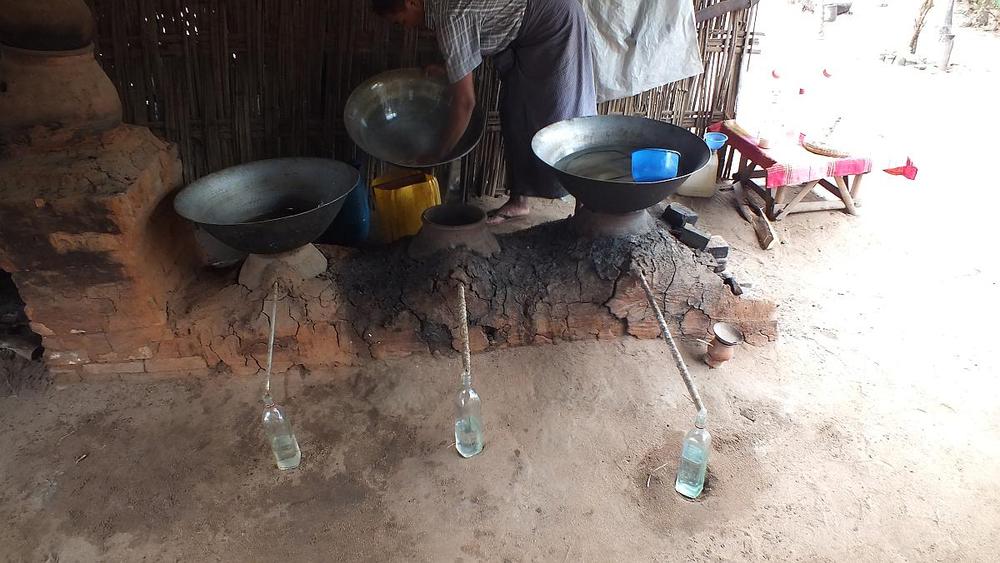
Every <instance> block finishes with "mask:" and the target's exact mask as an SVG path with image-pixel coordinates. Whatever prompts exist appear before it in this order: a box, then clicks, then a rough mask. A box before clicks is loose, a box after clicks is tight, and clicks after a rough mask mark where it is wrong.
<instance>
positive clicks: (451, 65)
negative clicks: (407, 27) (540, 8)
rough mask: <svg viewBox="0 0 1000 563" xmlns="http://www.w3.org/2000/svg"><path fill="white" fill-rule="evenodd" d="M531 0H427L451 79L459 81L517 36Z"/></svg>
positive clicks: (431, 24) (429, 24)
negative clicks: (484, 57) (484, 58)
mask: <svg viewBox="0 0 1000 563" xmlns="http://www.w3.org/2000/svg"><path fill="white" fill-rule="evenodd" d="M527 4H528V0H426V4H425V5H424V18H425V20H426V23H427V27H429V28H431V29H433V30H434V31H435V32H436V33H437V38H438V46H439V47H440V49H441V54H443V55H444V60H445V68H446V69H447V71H448V79H449V80H450V81H451V82H458V81H459V80H461V79H462V78H465V75H467V74H469V73H470V72H472V71H473V70H475V69H476V67H478V66H479V65H480V64H482V62H483V56H484V55H485V56H489V55H493V54H496V53H498V52H500V51H502V50H503V49H505V48H507V46H508V45H510V44H511V42H513V41H514V39H515V38H516V37H517V33H518V31H519V30H520V29H521V21H522V20H523V19H524V11H525V8H526V6H527Z"/></svg>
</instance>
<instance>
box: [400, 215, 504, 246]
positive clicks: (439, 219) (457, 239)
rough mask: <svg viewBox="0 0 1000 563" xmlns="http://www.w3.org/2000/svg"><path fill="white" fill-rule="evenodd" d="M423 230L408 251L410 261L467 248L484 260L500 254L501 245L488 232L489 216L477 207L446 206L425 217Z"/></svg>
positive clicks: (423, 218) (422, 217) (422, 219)
mask: <svg viewBox="0 0 1000 563" xmlns="http://www.w3.org/2000/svg"><path fill="white" fill-rule="evenodd" d="M420 218H421V221H422V222H423V226H422V227H421V228H420V232H419V233H417V236H416V237H414V239H413V242H411V243H410V248H409V249H408V252H409V255H410V258H414V259H417V260H420V259H423V258H426V257H427V256H430V255H431V254H434V253H435V252H439V251H442V250H452V249H456V248H459V247H464V248H467V249H469V250H471V251H472V252H475V253H477V254H481V255H483V256H492V255H493V254H496V253H498V252H500V243H498V242H497V239H496V237H495V236H493V233H491V232H490V231H489V229H487V228H486V213H484V212H483V210H482V209H479V208H478V207H476V206H474V205H468V204H464V203H463V204H453V203H446V204H444V205H435V206H434V207H429V208H427V210H425V211H424V213H423V215H421V217H420Z"/></svg>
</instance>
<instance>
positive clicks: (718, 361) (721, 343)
mask: <svg viewBox="0 0 1000 563" xmlns="http://www.w3.org/2000/svg"><path fill="white" fill-rule="evenodd" d="M712 333H713V334H714V335H715V338H713V339H712V342H710V343H709V345H708V353H707V354H705V363H706V364H708V365H709V367H713V368H717V367H719V366H721V365H722V364H724V363H726V362H728V361H729V360H731V359H733V356H734V355H735V354H736V347H737V346H738V345H739V344H740V342H743V333H741V332H740V330H739V329H738V328H736V327H735V326H733V325H731V324H729V323H715V325H713V326H712Z"/></svg>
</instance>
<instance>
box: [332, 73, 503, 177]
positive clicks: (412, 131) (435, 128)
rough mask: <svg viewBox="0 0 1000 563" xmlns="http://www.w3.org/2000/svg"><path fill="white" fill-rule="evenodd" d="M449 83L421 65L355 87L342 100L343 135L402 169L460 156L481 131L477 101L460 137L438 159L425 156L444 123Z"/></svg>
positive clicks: (435, 143)
mask: <svg viewBox="0 0 1000 563" xmlns="http://www.w3.org/2000/svg"><path fill="white" fill-rule="evenodd" d="M448 111H449V97H448V83H447V82H446V81H445V80H444V79H436V78H429V77H427V76H426V75H425V73H424V71H422V70H420V69H413V68H407V69H399V70H392V71H389V72H384V73H382V74H379V75H377V76H375V77H373V78H371V79H369V80H368V81H367V82H365V83H364V84H362V85H360V86H358V87H357V88H356V89H355V90H354V92H352V93H351V96H350V98H348V99H347V105H346V107H345V108H344V124H345V125H346V127H347V133H348V135H350V136H351V139H352V140H353V141H354V143H355V144H357V145H358V147H360V148H361V150H363V151H365V152H366V153H368V154H370V155H372V156H374V157H375V158H378V159H380V160H384V161H386V162H389V163H392V164H395V165H397V166H404V167H407V168H431V167H433V166H438V165H441V164H446V163H449V162H451V161H453V160H457V159H459V158H462V157H463V156H465V155H466V154H468V153H469V151H471V150H472V149H473V148H475V146H476V145H477V144H479V140H480V139H481V138H482V136H483V132H484V131H485V130H486V114H485V113H484V112H483V110H482V108H481V107H480V106H479V105H477V106H476V109H475V110H473V112H472V118H471V119H470V121H469V126H468V128H467V129H466V130H465V135H464V136H463V137H462V138H461V139H460V140H459V141H458V144H457V145H455V148H454V149H452V150H451V152H449V153H448V154H447V155H444V156H441V157H428V156H426V155H430V154H432V153H433V152H434V151H435V150H436V149H437V148H438V146H439V145H440V142H441V138H442V137H443V136H444V132H445V129H446V127H447V126H448Z"/></svg>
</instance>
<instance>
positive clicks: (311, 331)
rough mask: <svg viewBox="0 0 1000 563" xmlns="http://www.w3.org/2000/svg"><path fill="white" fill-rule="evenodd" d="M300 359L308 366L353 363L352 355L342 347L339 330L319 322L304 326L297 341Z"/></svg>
mask: <svg viewBox="0 0 1000 563" xmlns="http://www.w3.org/2000/svg"><path fill="white" fill-rule="evenodd" d="M295 340H296V341H297V343H298V357H299V359H300V361H301V362H302V363H303V364H305V365H306V366H309V367H313V366H330V365H343V364H348V363H351V360H352V358H351V355H350V354H349V353H347V352H345V351H344V350H343V349H342V348H341V347H340V337H339V335H338V334H337V329H336V328H335V327H334V326H333V325H330V324H327V323H323V322H319V323H314V324H312V325H308V326H303V327H302V328H301V329H300V330H299V334H298V336H297V337H296V339H295Z"/></svg>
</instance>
